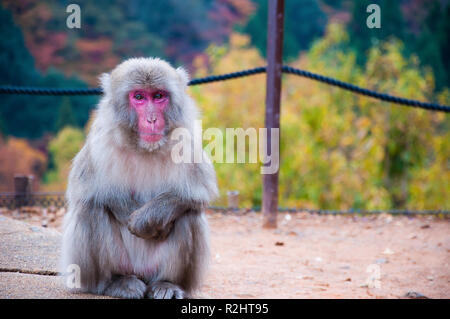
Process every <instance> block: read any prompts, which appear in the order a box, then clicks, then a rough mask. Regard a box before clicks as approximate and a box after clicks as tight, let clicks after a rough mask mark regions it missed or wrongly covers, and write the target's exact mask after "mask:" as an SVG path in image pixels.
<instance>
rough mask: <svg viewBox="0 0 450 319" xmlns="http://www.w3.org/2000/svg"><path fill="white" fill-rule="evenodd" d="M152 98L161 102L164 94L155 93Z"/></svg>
mask: <svg viewBox="0 0 450 319" xmlns="http://www.w3.org/2000/svg"><path fill="white" fill-rule="evenodd" d="M153 98H154V99H155V100H161V99H162V98H164V94H163V93H161V92H157V93H155V94H153Z"/></svg>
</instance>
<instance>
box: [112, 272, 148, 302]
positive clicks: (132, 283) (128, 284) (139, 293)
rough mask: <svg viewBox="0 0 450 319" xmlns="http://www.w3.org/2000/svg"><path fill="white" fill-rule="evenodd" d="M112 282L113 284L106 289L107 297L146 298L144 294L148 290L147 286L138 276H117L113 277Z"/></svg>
mask: <svg viewBox="0 0 450 319" xmlns="http://www.w3.org/2000/svg"><path fill="white" fill-rule="evenodd" d="M111 280H112V281H111V283H110V284H109V286H108V287H106V289H105V292H104V294H105V295H107V296H111V297H119V298H127V299H142V298H144V293H145V291H146V289H147V286H146V284H145V283H144V282H143V281H142V280H140V279H138V278H137V277H136V276H133V275H129V276H121V275H116V276H113V277H112V279H111Z"/></svg>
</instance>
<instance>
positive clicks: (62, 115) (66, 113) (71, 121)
mask: <svg viewBox="0 0 450 319" xmlns="http://www.w3.org/2000/svg"><path fill="white" fill-rule="evenodd" d="M66 126H72V127H74V126H76V120H75V115H74V113H73V110H72V105H71V103H70V99H69V98H68V97H64V98H63V100H62V103H61V106H60V107H59V113H58V119H57V121H56V130H58V131H59V130H61V129H63V128H64V127H66Z"/></svg>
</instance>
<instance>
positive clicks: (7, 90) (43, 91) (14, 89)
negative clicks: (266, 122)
mask: <svg viewBox="0 0 450 319" xmlns="http://www.w3.org/2000/svg"><path fill="white" fill-rule="evenodd" d="M282 71H283V73H287V74H294V75H298V76H302V77H306V78H308V79H312V80H315V81H319V82H323V83H326V84H328V85H333V86H337V87H339V88H341V89H344V90H348V91H351V92H353V93H357V94H361V95H365V96H369V97H373V98H376V99H378V100H382V101H386V102H391V103H396V104H402V105H406V106H412V107H417V108H422V109H426V110H431V111H441V112H446V113H449V112H450V106H445V105H440V104H436V103H428V102H421V101H416V100H410V99H405V98H401V97H397V96H392V95H389V94H385V93H379V92H375V91H372V90H368V89H365V88H361V87H359V86H356V85H353V84H350V83H346V82H342V81H339V80H336V79H333V78H330V77H326V76H323V75H320V74H315V73H312V72H309V71H304V70H300V69H296V68H293V67H290V66H286V65H285V66H283V68H282ZM264 72H266V68H265V67H258V68H253V69H248V70H243V71H238V72H232V73H227V74H222V75H212V76H207V77H204V78H198V79H193V80H191V81H190V82H189V83H188V85H200V84H205V83H211V82H218V81H226V80H231V79H237V78H240V77H246V76H250V75H255V74H260V73H264ZM0 94H31V95H101V94H102V89H101V88H91V89H89V88H80V89H57V88H35V87H22V86H0Z"/></svg>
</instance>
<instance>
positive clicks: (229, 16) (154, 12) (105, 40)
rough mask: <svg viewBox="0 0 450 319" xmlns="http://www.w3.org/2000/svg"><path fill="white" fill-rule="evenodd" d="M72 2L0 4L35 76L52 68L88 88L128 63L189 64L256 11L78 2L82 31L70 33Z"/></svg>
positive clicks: (241, 0)
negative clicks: (153, 59) (19, 32)
mask: <svg viewBox="0 0 450 319" xmlns="http://www.w3.org/2000/svg"><path fill="white" fill-rule="evenodd" d="M72 2H73V1H70V0H57V1H38V0H27V1H15V0H2V4H3V6H4V7H6V8H8V9H9V10H11V12H13V14H14V19H15V21H16V22H17V23H18V24H19V25H20V26H21V28H22V29H23V30H24V34H25V36H26V37H25V40H26V44H27V47H28V48H29V50H30V52H31V53H32V55H33V56H34V57H35V59H36V66H37V67H38V69H39V70H41V71H46V70H47V69H48V68H49V67H50V66H54V67H56V68H58V69H60V70H62V71H63V72H64V74H66V75H72V74H79V75H80V76H81V78H82V79H83V80H85V81H87V82H88V83H89V84H90V85H97V84H98V81H97V78H98V75H99V74H100V73H102V72H107V71H109V70H111V69H112V68H113V67H114V66H115V65H116V64H117V63H119V62H120V61H121V60H123V59H126V58H130V57H135V56H159V57H163V58H166V59H168V60H169V61H171V62H182V63H185V64H190V62H191V61H192V59H193V57H194V56H195V55H197V54H199V53H201V52H202V51H203V50H204V49H205V48H206V46H208V45H209V44H210V43H211V42H214V43H221V42H224V41H226V39H227V37H228V35H229V34H230V32H231V29H232V27H233V26H234V25H235V24H240V23H244V22H245V21H246V19H247V17H248V16H249V15H250V14H251V13H252V12H253V10H254V5H253V3H252V2H251V1H250V0H198V1H185V0H165V1H148V0H116V1H110V0H97V1H89V0H79V1H77V2H76V4H78V5H79V6H80V8H81V28H80V29H69V28H67V26H66V18H67V16H68V13H66V7H67V5H69V4H71V3H72Z"/></svg>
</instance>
